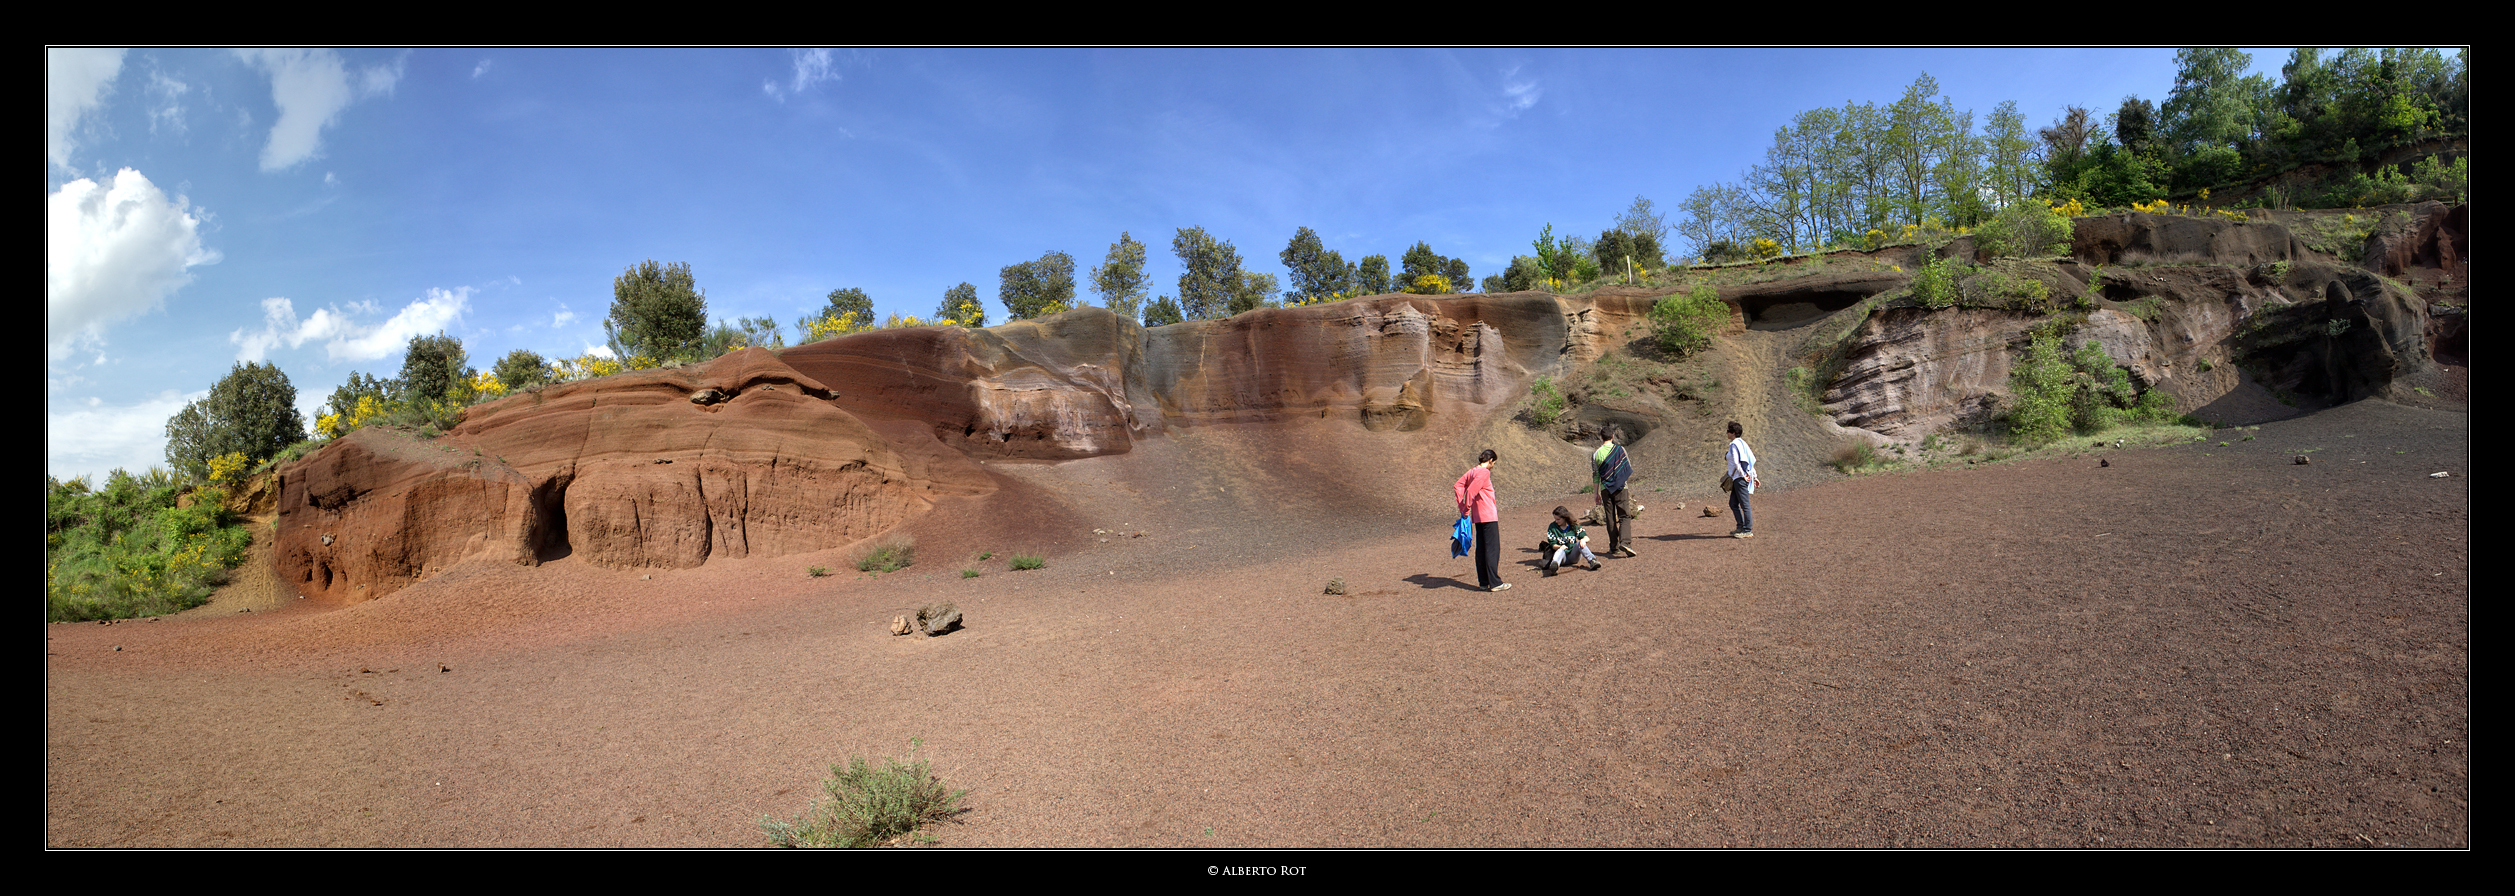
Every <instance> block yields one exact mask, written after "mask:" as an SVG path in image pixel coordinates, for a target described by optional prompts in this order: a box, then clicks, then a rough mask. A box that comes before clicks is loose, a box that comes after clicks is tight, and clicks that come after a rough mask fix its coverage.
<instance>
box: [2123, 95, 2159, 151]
mask: <svg viewBox="0 0 2515 896" xmlns="http://www.w3.org/2000/svg"><path fill="white" fill-rule="evenodd" d="M2113 142H2115V143H2119V144H2121V145H2122V147H2123V148H2124V149H2128V150H2130V151H2132V152H2135V153H2139V154H2142V155H2145V154H2148V153H2149V152H2151V151H2153V150H2154V149H2156V142H2157V106H2156V104H2155V103H2151V102H2149V101H2147V100H2144V99H2140V98H2139V97H2136V96H2126V97H2123V98H2122V107H2121V108H2119V109H2116V110H2114V113H2113Z"/></svg>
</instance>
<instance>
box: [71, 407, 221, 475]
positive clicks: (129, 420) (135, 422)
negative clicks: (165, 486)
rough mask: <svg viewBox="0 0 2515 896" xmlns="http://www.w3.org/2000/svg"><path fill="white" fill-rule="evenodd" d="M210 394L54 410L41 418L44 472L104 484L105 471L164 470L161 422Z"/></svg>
mask: <svg viewBox="0 0 2515 896" xmlns="http://www.w3.org/2000/svg"><path fill="white" fill-rule="evenodd" d="M208 395H209V391H208V390H203V391H200V392H196V393H193V394H191V395H183V394H180V393H177V392H175V391H174V390H171V389H169V390H167V391H164V392H160V393H158V394H157V396H156V397H154V398H148V399H143V400H141V401H139V402H138V403H135V404H128V405H114V406H107V405H105V404H104V403H102V402H100V401H97V400H95V399H92V398H91V399H89V400H88V401H87V402H86V403H85V404H84V405H73V406H70V407H67V408H63V407H58V406H56V407H54V408H53V409H51V411H50V412H49V413H47V414H46V415H45V418H46V419H45V421H44V423H45V430H46V432H45V433H44V441H45V445H44V452H45V454H44V466H45V468H46V469H45V471H44V472H46V473H48V474H51V475H53V476H57V477H60V478H62V479H69V478H72V477H77V476H87V477H91V479H90V481H91V482H94V483H96V484H98V485H102V484H104V479H105V473H106V472H107V471H110V470H113V469H116V468H120V469H124V470H129V471H131V472H133V473H140V472H145V471H147V470H148V468H150V467H152V466H165V465H166V421H167V419H168V418H171V417H173V416H174V415H175V414H176V413H178V412H180V411H182V410H183V406H184V403H185V402H188V401H197V400H199V399H201V398H203V397H206V396H208Z"/></svg>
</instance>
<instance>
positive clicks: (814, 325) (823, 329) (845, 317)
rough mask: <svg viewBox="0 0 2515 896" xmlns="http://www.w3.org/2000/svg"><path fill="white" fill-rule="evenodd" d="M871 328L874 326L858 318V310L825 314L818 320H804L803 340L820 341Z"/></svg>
mask: <svg viewBox="0 0 2515 896" xmlns="http://www.w3.org/2000/svg"><path fill="white" fill-rule="evenodd" d="M870 329H873V328H872V327H871V326H869V325H866V324H863V323H859V322H858V321H857V320H856V312H853V311H847V312H842V313H839V314H824V315H821V317H820V318H818V319H816V320H807V321H804V322H803V341H805V342H819V341H821V340H824V339H836V338H838V337H840V336H845V335H847V334H849V333H862V332H864V331H866V330H870Z"/></svg>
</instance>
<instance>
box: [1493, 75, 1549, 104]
mask: <svg viewBox="0 0 2515 896" xmlns="http://www.w3.org/2000/svg"><path fill="white" fill-rule="evenodd" d="M1545 95H1546V90H1545V88H1543V87H1539V86H1537V82H1535V81H1523V80H1520V79H1519V69H1518V68H1517V67H1513V68H1512V69H1511V70H1510V71H1507V72H1503V73H1502V114H1503V115H1506V116H1509V115H1518V114H1520V113H1522V112H1526V111H1528V110H1529V109H1530V108H1532V107H1534V106H1536V105H1537V101H1538V100H1539V99H1542V98H1544V97H1545Z"/></svg>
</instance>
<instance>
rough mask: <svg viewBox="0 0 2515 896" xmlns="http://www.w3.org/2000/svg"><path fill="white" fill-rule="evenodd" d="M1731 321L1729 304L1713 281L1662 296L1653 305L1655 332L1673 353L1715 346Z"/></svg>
mask: <svg viewBox="0 0 2515 896" xmlns="http://www.w3.org/2000/svg"><path fill="white" fill-rule="evenodd" d="M1728 323H1729V305H1728V304H1727V303H1725V302H1722V301H1721V300H1720V291H1719V290H1717V289H1714V288H1713V287H1712V286H1711V285H1710V284H1704V285H1701V286H1697V287H1695V288H1694V289H1693V291H1691V292H1683V293H1678V294H1676V295H1672V296H1668V297H1666V298H1663V299H1660V300H1659V303H1658V304H1656V305H1652V306H1651V309H1650V326H1651V334H1652V335H1653V336H1654V337H1656V338H1657V339H1658V340H1659V347H1660V348H1661V349H1662V350H1665V351H1667V352H1668V353H1669V354H1672V355H1675V356H1677V357H1684V356H1687V355H1691V354H1694V353H1696V352H1699V351H1702V350H1704V349H1707V348H1711V347H1712V337H1713V336H1714V335H1715V334H1718V333H1719V332H1720V328H1721V327H1724V326H1727V325H1728Z"/></svg>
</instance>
